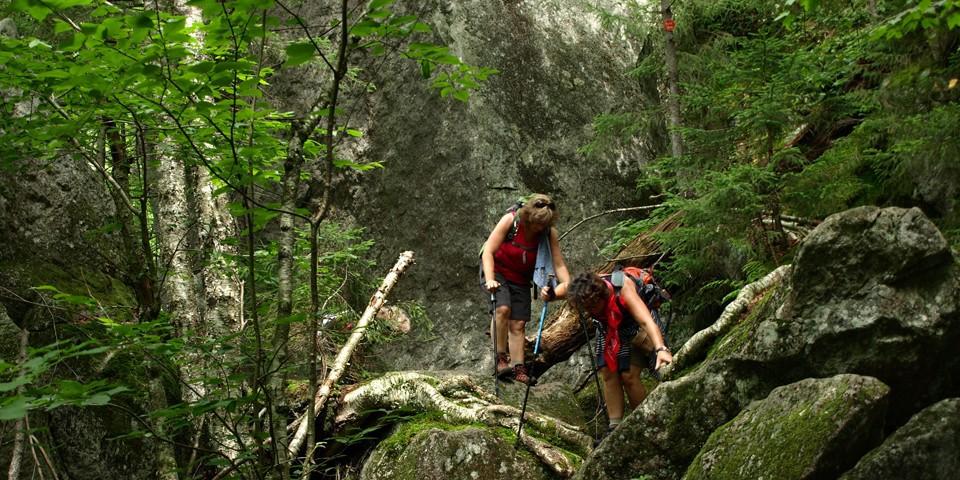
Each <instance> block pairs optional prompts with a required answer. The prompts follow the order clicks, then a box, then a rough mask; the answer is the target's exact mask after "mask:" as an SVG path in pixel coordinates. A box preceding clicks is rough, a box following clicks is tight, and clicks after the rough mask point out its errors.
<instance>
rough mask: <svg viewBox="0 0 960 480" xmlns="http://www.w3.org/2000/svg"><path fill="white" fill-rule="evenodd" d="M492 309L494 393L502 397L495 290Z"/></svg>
mask: <svg viewBox="0 0 960 480" xmlns="http://www.w3.org/2000/svg"><path fill="white" fill-rule="evenodd" d="M490 311H491V312H493V313H492V318H490V325H491V326H492V330H493V394H494V395H496V397H497V399H499V398H500V375H499V372H497V361H498V360H499V359H498V358H497V356H498V353H497V295H496V294H495V293H493V292H491V293H490Z"/></svg>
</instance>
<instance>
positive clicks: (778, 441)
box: [683, 375, 890, 480]
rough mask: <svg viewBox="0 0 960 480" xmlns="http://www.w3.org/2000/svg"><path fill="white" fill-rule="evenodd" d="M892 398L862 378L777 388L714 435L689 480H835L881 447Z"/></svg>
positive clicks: (875, 383)
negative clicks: (888, 404)
mask: <svg viewBox="0 0 960 480" xmlns="http://www.w3.org/2000/svg"><path fill="white" fill-rule="evenodd" d="M889 391H890V388H889V387H887V386H886V385H884V384H883V383H882V382H880V381H879V380H877V379H875V378H871V377H861V376H857V375H837V376H835V377H832V378H827V379H807V380H802V381H800V382H796V383H793V384H790V385H786V386H783V387H779V388H776V389H774V390H773V391H772V392H771V393H770V395H769V396H768V397H767V398H765V399H763V400H760V401H757V402H754V403H752V404H751V405H749V406H748V407H747V408H745V409H744V410H743V411H742V412H741V413H740V414H739V415H738V416H737V417H736V418H735V419H733V421H731V422H730V423H728V424H726V425H724V426H723V427H721V428H719V429H717V430H716V431H715V432H713V434H712V435H710V438H709V440H707V443H706V445H704V447H703V449H702V450H701V451H700V453H699V454H698V455H697V457H696V458H695V459H694V461H693V463H692V464H691V465H690V468H689V469H688V470H687V473H686V475H685V476H684V477H683V478H684V479H685V480H699V479H716V480H723V479H740V478H776V479H782V480H791V479H812V478H836V476H837V475H839V474H840V473H841V472H843V471H845V470H846V469H847V468H849V467H850V465H852V464H853V463H855V462H856V460H857V459H858V458H859V457H860V455H862V454H863V452H866V451H868V450H869V449H870V448H872V447H873V446H874V445H876V444H877V443H879V442H880V439H881V438H882V432H883V417H884V414H885V410H886V407H887V402H886V400H887V394H888V393H889Z"/></svg>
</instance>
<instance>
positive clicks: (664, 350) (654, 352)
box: [653, 345, 673, 355]
mask: <svg viewBox="0 0 960 480" xmlns="http://www.w3.org/2000/svg"><path fill="white" fill-rule="evenodd" d="M660 352H667V353H673V352H671V351H670V347H668V346H666V345H664V346H662V347H660V348H657V349H656V350H654V351H653V354H654V355H656V354H658V353H660Z"/></svg>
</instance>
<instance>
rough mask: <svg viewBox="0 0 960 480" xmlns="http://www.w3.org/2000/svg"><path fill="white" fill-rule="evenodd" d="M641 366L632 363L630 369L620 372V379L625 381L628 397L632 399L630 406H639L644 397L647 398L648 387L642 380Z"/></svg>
mask: <svg viewBox="0 0 960 480" xmlns="http://www.w3.org/2000/svg"><path fill="white" fill-rule="evenodd" d="M641 371H642V370H641V368H640V367H638V366H636V365H630V369H629V370H627V371H625V372H622V373H621V374H620V381H621V382H623V389H624V390H625V391H626V392H627V398H629V399H630V408H637V406H638V405H640V402H642V401H643V399H644V398H647V389H646V388H645V387H644V386H643V382H641V381H640V372H641Z"/></svg>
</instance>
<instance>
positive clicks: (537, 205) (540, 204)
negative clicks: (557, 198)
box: [533, 201, 557, 210]
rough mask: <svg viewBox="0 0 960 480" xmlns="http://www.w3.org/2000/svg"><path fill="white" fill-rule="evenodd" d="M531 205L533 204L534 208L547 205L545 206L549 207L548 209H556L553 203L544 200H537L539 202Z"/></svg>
mask: <svg viewBox="0 0 960 480" xmlns="http://www.w3.org/2000/svg"><path fill="white" fill-rule="evenodd" d="M533 206H534V207H535V208H543V207H547V208H549V209H550V210H556V209H557V206H556V205H554V204H553V203H551V202H544V201H539V202H537V203H534V204H533Z"/></svg>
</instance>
